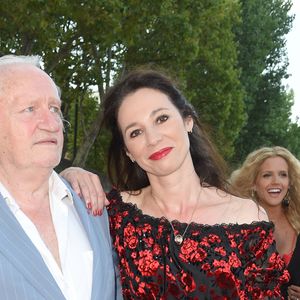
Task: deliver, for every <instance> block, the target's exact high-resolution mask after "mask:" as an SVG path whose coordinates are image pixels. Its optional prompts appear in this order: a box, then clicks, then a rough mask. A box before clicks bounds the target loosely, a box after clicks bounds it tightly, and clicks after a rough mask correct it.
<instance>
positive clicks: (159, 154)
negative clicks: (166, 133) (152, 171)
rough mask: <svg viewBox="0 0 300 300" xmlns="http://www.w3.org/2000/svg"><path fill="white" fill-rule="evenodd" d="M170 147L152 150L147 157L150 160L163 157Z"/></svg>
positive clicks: (170, 149)
mask: <svg viewBox="0 0 300 300" xmlns="http://www.w3.org/2000/svg"><path fill="white" fill-rule="evenodd" d="M172 149H173V148H172V147H166V148H163V149H161V150H159V151H157V152H154V153H152V154H151V155H150V156H149V159H151V160H159V159H161V158H163V157H165V156H166V155H168V154H169V153H170V152H171V151H172Z"/></svg>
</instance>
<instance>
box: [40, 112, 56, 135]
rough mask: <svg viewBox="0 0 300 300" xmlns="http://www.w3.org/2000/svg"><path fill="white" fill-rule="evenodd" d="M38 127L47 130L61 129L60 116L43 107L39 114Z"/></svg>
mask: <svg viewBox="0 0 300 300" xmlns="http://www.w3.org/2000/svg"><path fill="white" fill-rule="evenodd" d="M39 127H40V128H41V129H44V130H48V131H54V132H55V131H59V130H61V129H62V118H61V116H60V115H59V114H58V113H56V112H52V111H50V110H49V109H44V110H42V111H41V112H40V114H39Z"/></svg>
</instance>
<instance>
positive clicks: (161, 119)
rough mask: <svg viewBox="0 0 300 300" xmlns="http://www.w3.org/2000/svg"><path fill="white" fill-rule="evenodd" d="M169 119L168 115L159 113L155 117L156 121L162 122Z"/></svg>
mask: <svg viewBox="0 0 300 300" xmlns="http://www.w3.org/2000/svg"><path fill="white" fill-rule="evenodd" d="M168 119H169V116H167V115H161V116H159V117H158V118H157V123H164V122H166V121H167V120H168Z"/></svg>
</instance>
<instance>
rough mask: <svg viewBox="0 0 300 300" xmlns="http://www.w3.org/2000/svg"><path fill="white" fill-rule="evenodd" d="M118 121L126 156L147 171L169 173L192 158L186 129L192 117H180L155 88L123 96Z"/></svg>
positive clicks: (167, 99) (171, 104)
mask: <svg viewBox="0 0 300 300" xmlns="http://www.w3.org/2000/svg"><path fill="white" fill-rule="evenodd" d="M118 123H119V127H120V129H121V132H122V135H123V138H124V142H125V146H126V150H127V155H128V156H129V157H130V158H131V159H132V160H135V161H136V162H137V163H138V164H139V166H140V167H141V168H142V169H144V170H145V171H146V172H147V173H148V174H153V175H157V176H164V175H168V174H170V173H172V172H174V171H176V170H177V169H178V168H180V167H181V166H182V165H184V163H185V161H186V160H187V159H191V157H190V152H189V138H188V131H191V130H192V127H193V120H192V118H186V119H185V120H183V118H182V116H181V115H180V113H179V111H178V109H177V108H176V107H175V106H174V105H173V103H172V102H171V101H170V100H169V98H168V96H167V95H166V94H164V93H162V92H160V91H158V90H155V89H150V88H141V89H139V90H137V91H136V92H134V93H132V94H129V95H128V96H126V97H125V98H124V100H123V102H122V104H121V106H120V108H119V112H118Z"/></svg>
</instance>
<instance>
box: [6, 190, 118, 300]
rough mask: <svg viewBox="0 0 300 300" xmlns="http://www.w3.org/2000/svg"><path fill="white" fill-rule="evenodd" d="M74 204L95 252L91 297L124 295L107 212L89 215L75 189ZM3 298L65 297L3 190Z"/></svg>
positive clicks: (109, 299) (105, 298)
mask: <svg viewBox="0 0 300 300" xmlns="http://www.w3.org/2000/svg"><path fill="white" fill-rule="evenodd" d="M73 197H74V205H75V207H76V209H77V212H78V215H79V217H80V218H81V221H82V224H83V226H84V228H85V230H86V233H87V236H88V238H89V241H90V243H91V247H92V249H93V253H94V259H93V261H94V265H93V288H92V298H91V299H92V300H98V299H99V300H100V299H101V300H113V299H122V296H121V294H120V290H121V288H120V284H119V280H118V278H117V275H116V272H115V265H114V263H113V258H112V250H111V240H110V235H109V226H108V217H107V212H106V211H104V214H103V216H101V217H93V216H91V215H89V214H88V213H87V211H86V208H85V206H84V204H83V203H82V201H81V200H80V199H79V198H78V197H77V196H76V195H74V193H73ZM0 299H1V300H27V299H28V300H42V299H46V300H52V299H53V300H63V299H65V298H64V296H63V294H62V293H61V291H60V289H59V287H58V286H57V284H56V282H55V280H54V279H53V277H52V275H51V273H50V272H49V270H48V268H47V267H46V265H45V263H44V261H43V259H42V257H41V255H40V254H39V252H38V251H37V249H36V248H35V246H34V245H33V244H32V242H31V240H30V239H29V238H28V237H27V235H26V234H25V232H24V231H23V229H22V227H21V226H20V224H19V223H18V221H17V220H16V219H15V217H14V215H13V214H12V213H11V211H10V209H9V208H8V206H7V204H6V202H5V200H4V199H3V197H2V195H1V194H0Z"/></svg>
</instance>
